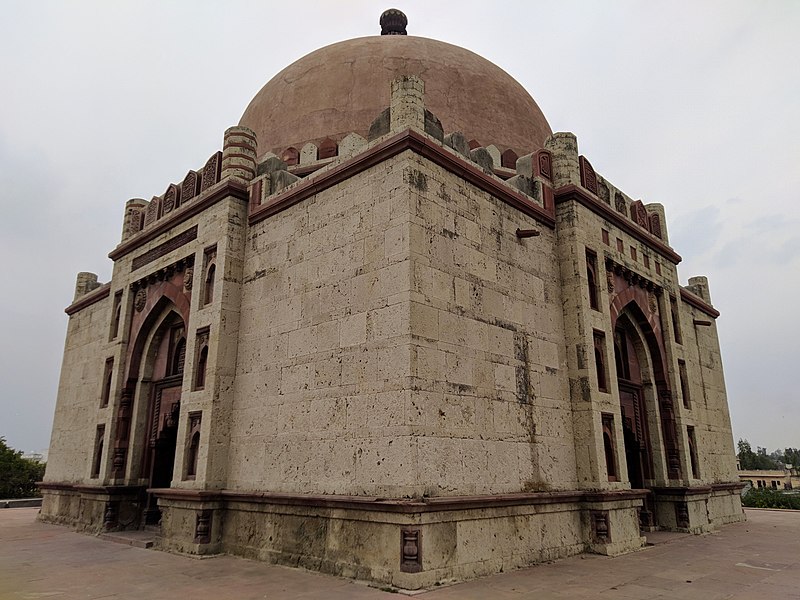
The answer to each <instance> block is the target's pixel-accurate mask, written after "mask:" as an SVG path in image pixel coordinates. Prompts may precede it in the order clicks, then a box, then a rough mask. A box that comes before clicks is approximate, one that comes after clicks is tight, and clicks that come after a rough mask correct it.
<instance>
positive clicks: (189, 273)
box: [183, 267, 194, 290]
mask: <svg viewBox="0 0 800 600" xmlns="http://www.w3.org/2000/svg"><path fill="white" fill-rule="evenodd" d="M193 280H194V269H192V268H191V267H190V268H188V269H186V270H185V271H184V272H183V287H185V288H186V289H187V290H191V289H192V282H193Z"/></svg>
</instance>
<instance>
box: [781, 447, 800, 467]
mask: <svg viewBox="0 0 800 600" xmlns="http://www.w3.org/2000/svg"><path fill="white" fill-rule="evenodd" d="M783 462H785V463H786V464H787V465H792V466H793V467H794V468H795V469H800V449H797V448H785V449H784V451H783Z"/></svg>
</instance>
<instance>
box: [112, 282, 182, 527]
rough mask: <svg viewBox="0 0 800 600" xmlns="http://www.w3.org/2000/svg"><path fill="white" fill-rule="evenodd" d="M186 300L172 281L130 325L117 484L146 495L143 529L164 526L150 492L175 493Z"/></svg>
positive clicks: (151, 293)
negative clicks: (133, 487) (123, 483)
mask: <svg viewBox="0 0 800 600" xmlns="http://www.w3.org/2000/svg"><path fill="white" fill-rule="evenodd" d="M185 296H186V295H185V294H184V293H183V292H182V291H181V290H180V288H179V287H178V286H177V285H175V283H173V282H170V281H164V282H162V283H161V284H160V285H157V286H152V287H151V288H149V289H147V293H146V302H143V303H142V304H143V306H142V307H141V310H139V309H137V311H136V314H135V315H134V318H133V322H132V324H131V330H132V331H131V334H132V335H131V340H132V343H131V345H130V346H129V348H128V359H127V361H126V367H127V372H126V378H125V381H126V384H125V387H124V389H123V394H122V398H123V401H122V402H121V404H120V410H119V420H118V423H119V425H118V429H117V442H116V444H117V447H116V449H115V458H116V457H117V456H118V457H119V460H118V461H117V462H118V464H117V465H115V471H116V474H117V478H118V480H119V479H120V478H121V477H124V478H125V479H124V481H126V483H127V484H128V485H136V486H139V487H140V489H141V490H142V496H141V498H140V502H139V505H138V509H137V512H138V513H139V515H140V518H138V519H137V521H138V522H139V524H140V526H146V525H156V524H158V523H159V522H160V519H161V511H160V510H159V508H158V504H157V500H156V497H155V496H154V495H153V494H151V493H150V492H148V491H146V490H150V489H154V488H168V487H171V485H172V479H173V473H174V472H175V458H176V450H177V437H178V436H177V433H178V423H179V417H180V405H181V389H182V386H183V375H184V366H185V362H186V342H187V336H186V327H187V322H188V316H189V303H188V301H187V299H186V297H185Z"/></svg>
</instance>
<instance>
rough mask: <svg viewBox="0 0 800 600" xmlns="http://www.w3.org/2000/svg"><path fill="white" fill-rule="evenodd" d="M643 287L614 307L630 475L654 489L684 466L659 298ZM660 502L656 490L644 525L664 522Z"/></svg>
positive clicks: (634, 482) (636, 485)
mask: <svg viewBox="0 0 800 600" xmlns="http://www.w3.org/2000/svg"><path fill="white" fill-rule="evenodd" d="M640 291H641V293H640V294H638V295H636V294H631V296H633V297H631V298H629V299H628V300H629V301H628V302H627V303H626V304H625V305H624V306H616V307H614V308H616V310H614V311H612V315H613V316H614V317H615V318H614V358H615V363H616V372H617V389H618V393H619V401H620V413H621V417H622V430H623V444H624V454H625V462H626V466H627V471H628V480H629V481H630V484H631V488H633V489H649V490H654V489H657V488H664V487H668V486H669V485H670V480H675V479H679V478H680V476H681V475H680V473H681V471H680V457H679V453H678V446H677V430H676V424H675V414H674V409H673V404H672V393H671V391H670V389H669V384H668V379H667V377H666V367H665V364H666V363H665V361H664V356H665V353H664V350H663V348H664V347H663V340H662V339H661V332H660V319H659V318H658V313H657V303H656V302H655V297H653V298H650V301H649V302H648V301H647V300H648V294H647V292H645V291H644V290H640ZM638 296H641V298H639V297H638ZM641 300H644V302H642V301H641ZM655 505H656V498H655V497H654V494H653V493H651V494H650V495H649V496H648V498H647V499H646V501H645V503H644V506H643V507H642V511H641V515H640V519H641V525H642V527H643V528H645V529H647V528H650V527H653V526H658V525H659V523H657V522H656V506H655Z"/></svg>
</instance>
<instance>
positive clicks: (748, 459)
mask: <svg viewBox="0 0 800 600" xmlns="http://www.w3.org/2000/svg"><path fill="white" fill-rule="evenodd" d="M737 446H738V448H739V452H738V453H737V454H736V456H737V457H738V458H739V465H740V466H741V467H742V470H744V471H754V470H757V471H765V470H773V469H781V468H782V467H781V465H780V464H779V463H778V462H777V461H776V460H774V459H773V458H772V457H771V456H770V455H769V454H767V449H766V448H761V447H760V446H759V447H757V449H756V452H753V448H752V446H750V442H748V441H747V440H739V443H738V444H737Z"/></svg>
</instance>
